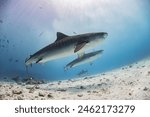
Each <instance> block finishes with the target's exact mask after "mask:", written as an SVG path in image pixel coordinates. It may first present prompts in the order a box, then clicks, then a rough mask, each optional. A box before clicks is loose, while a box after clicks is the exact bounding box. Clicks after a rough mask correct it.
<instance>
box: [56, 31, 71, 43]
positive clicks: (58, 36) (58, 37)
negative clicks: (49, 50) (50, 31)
mask: <svg viewBox="0 0 150 117" xmlns="http://www.w3.org/2000/svg"><path fill="white" fill-rule="evenodd" d="M65 37H68V35H65V34H63V33H61V32H57V39H56V41H59V40H61V39H63V38H65ZM56 41H55V42H56Z"/></svg>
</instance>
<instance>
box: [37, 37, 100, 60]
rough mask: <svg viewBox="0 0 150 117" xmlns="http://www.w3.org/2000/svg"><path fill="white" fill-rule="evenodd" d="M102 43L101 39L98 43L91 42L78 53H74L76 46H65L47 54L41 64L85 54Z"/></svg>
mask: <svg viewBox="0 0 150 117" xmlns="http://www.w3.org/2000/svg"><path fill="white" fill-rule="evenodd" d="M100 43H102V41H101V40H100V39H99V40H98V41H91V42H89V43H87V44H86V45H85V46H84V47H83V48H82V49H81V50H79V51H78V52H76V53H74V50H75V46H76V44H71V45H69V46H63V47H60V48H58V49H56V50H53V51H49V52H47V53H46V54H45V56H44V57H43V58H42V60H41V61H40V62H39V63H45V62H47V61H51V60H55V59H59V58H64V57H67V56H71V55H73V54H78V53H83V52H85V51H86V50H89V49H92V48H93V47H96V46H98V45H99V44H100Z"/></svg>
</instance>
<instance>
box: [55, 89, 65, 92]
mask: <svg viewBox="0 0 150 117" xmlns="http://www.w3.org/2000/svg"><path fill="white" fill-rule="evenodd" d="M57 91H61V92H65V91H67V90H66V89H58V90H57Z"/></svg>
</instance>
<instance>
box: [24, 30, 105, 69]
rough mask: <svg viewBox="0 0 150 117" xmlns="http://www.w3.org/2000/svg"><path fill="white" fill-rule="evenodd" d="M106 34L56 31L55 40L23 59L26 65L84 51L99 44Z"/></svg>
mask: <svg viewBox="0 0 150 117" xmlns="http://www.w3.org/2000/svg"><path fill="white" fill-rule="evenodd" d="M107 36H108V33H106V32H96V33H86V34H79V35H73V36H68V35H66V34H63V33H61V32H57V39H56V41H55V42H53V43H51V44H49V45H48V46H46V47H44V48H42V49H41V50H39V51H37V52H36V53H35V54H33V55H31V56H30V57H29V59H27V60H26V61H25V64H26V66H28V65H32V64H36V63H46V62H48V61H51V60H55V59H59V58H64V57H67V56H71V55H73V54H80V53H84V52H85V51H86V50H89V49H92V48H94V47H96V46H98V45H99V44H101V43H102V42H103V41H104V40H105V38H106V37H107Z"/></svg>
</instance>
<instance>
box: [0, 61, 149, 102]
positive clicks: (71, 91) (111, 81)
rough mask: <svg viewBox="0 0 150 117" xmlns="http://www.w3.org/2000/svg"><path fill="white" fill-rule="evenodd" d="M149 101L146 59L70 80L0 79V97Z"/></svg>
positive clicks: (6, 98) (8, 98)
mask: <svg viewBox="0 0 150 117" xmlns="http://www.w3.org/2000/svg"><path fill="white" fill-rule="evenodd" d="M57 99H63V100H67V99H69V100H76V99H79V100H80V99H85V100H90V99H93V100H104V99H105V100H111V99H113V100H117V99H118V100H149V99H150V59H144V60H142V61H140V62H138V63H134V64H131V65H129V66H124V67H122V68H119V69H116V70H113V71H110V72H106V73H102V74H98V75H94V76H87V77H82V78H77V79H72V80H65V81H57V82H49V83H46V84H40V85H24V84H22V85H18V84H17V83H12V82H0V100H57Z"/></svg>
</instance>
